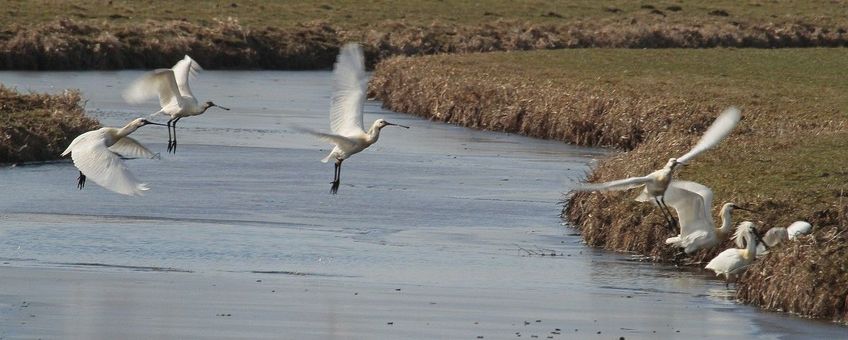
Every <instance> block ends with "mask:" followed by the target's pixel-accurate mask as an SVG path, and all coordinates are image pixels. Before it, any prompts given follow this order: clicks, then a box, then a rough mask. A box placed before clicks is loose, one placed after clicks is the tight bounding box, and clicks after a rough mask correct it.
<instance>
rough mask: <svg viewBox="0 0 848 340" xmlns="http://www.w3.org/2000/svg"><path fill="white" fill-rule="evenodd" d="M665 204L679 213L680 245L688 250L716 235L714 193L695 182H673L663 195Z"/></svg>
mask: <svg viewBox="0 0 848 340" xmlns="http://www.w3.org/2000/svg"><path fill="white" fill-rule="evenodd" d="M663 200H664V201H665V203H666V204H667V205H668V206H669V207H671V208H673V209H674V210H675V211H676V212H677V219H678V222H679V224H680V240H679V241H680V242H679V245H680V246H682V247H684V248H686V247H687V246H689V245H690V244H693V243H696V242H699V240H700V241H703V242H707V241H709V240H710V239H711V238H712V237H713V235H714V234H715V223H714V222H713V218H712V214H711V213H710V211H711V210H710V209H711V208H712V204H713V191H712V190H710V188H708V187H706V186H704V185H702V184H700V183H695V182H690V181H678V180H673V181H671V183H669V185H668V189H666V191H665V194H664V195H663Z"/></svg>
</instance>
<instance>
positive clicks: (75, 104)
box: [0, 85, 99, 163]
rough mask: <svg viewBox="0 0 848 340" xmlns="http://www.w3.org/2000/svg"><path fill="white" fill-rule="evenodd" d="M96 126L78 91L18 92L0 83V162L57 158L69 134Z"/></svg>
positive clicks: (71, 138)
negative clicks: (52, 92)
mask: <svg viewBox="0 0 848 340" xmlns="http://www.w3.org/2000/svg"><path fill="white" fill-rule="evenodd" d="M98 126H99V124H98V123H97V121H96V120H94V119H92V118H89V117H87V116H86V115H85V111H84V109H83V107H82V106H81V105H80V93H79V91H65V92H63V93H60V94H56V95H50V94H39V93H29V94H22V93H19V92H17V91H15V90H12V89H10V88H7V87H5V86H2V85H0V163H19V162H32V161H45V160H52V159H58V158H59V157H60V156H59V154H60V153H61V152H62V151H64V150H65V148H66V147H67V146H68V144H70V143H71V140H73V138H75V137H76V136H78V135H79V134H81V133H83V132H86V131H89V130H92V129H95V128H97V127H98Z"/></svg>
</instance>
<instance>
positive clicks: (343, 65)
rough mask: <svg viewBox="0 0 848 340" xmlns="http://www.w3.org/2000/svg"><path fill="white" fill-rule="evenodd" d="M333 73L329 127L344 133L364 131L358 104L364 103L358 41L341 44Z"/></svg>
mask: <svg viewBox="0 0 848 340" xmlns="http://www.w3.org/2000/svg"><path fill="white" fill-rule="evenodd" d="M333 75H334V76H335V85H334V88H333V100H332V105H331V106H330V130H331V131H333V133H335V134H338V135H341V136H348V137H350V136H355V135H357V134H362V133H364V132H365V130H364V129H363V124H362V105H363V104H364V103H365V91H366V90H367V88H368V75H367V74H366V73H365V57H364V56H363V54H362V48H360V47H359V44H356V43H349V44H346V45H344V46H343V47H342V49H341V51H340V52H339V57H338V59H337V60H336V64H335V66H334V68H333Z"/></svg>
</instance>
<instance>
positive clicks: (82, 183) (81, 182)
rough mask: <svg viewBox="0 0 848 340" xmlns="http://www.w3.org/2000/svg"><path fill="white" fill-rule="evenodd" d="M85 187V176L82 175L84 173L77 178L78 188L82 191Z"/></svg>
mask: <svg viewBox="0 0 848 340" xmlns="http://www.w3.org/2000/svg"><path fill="white" fill-rule="evenodd" d="M84 187H85V175H83V174H82V171H80V173H79V177H77V188H78V189H80V190H82V188H84Z"/></svg>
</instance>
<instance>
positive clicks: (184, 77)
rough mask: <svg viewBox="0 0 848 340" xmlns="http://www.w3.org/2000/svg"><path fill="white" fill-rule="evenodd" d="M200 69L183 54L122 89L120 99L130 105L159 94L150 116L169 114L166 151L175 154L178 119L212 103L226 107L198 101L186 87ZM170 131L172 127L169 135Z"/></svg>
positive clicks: (197, 113) (192, 60) (200, 112)
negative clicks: (170, 63)
mask: <svg viewBox="0 0 848 340" xmlns="http://www.w3.org/2000/svg"><path fill="white" fill-rule="evenodd" d="M200 70H202V68H201V67H200V65H198V64H197V62H196V61H194V59H191V57H189V56H185V58H183V60H180V61H179V62H177V64H176V65H174V67H173V68H169V69H168V68H160V69H157V70H154V71H153V72H150V73H147V74H145V75H143V76H141V77H140V78H138V79H137V80H136V81H135V82H133V83H132V84H131V85H130V87H129V88H127V90H126V91H124V99H125V100H126V101H127V102H129V103H134V104H137V103H140V102H142V101H144V100H147V99H149V98H152V97H156V96H159V105H160V106H161V107H162V109H161V110H159V111H157V112H155V113H154V114H153V115H157V114H160V113H161V114H166V115H168V116H171V119H169V120H168V152H173V153H177V122H179V121H180V119H182V118H183V117H191V116H197V115H200V114H203V113H204V112H206V110H207V109H209V108H210V107H213V106H214V107H218V108H220V109H223V110H227V111H229V110H230V109H228V108H226V107H223V106H220V105H217V104H215V103H213V102H211V101H207V102H205V103H203V105H200V104H198V102H197V98H195V97H194V94H193V93H191V88H190V87H189V86H188V78H189V76H196V75H197V72H198V71H200ZM171 130H174V136H173V138H172V137H171Z"/></svg>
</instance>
